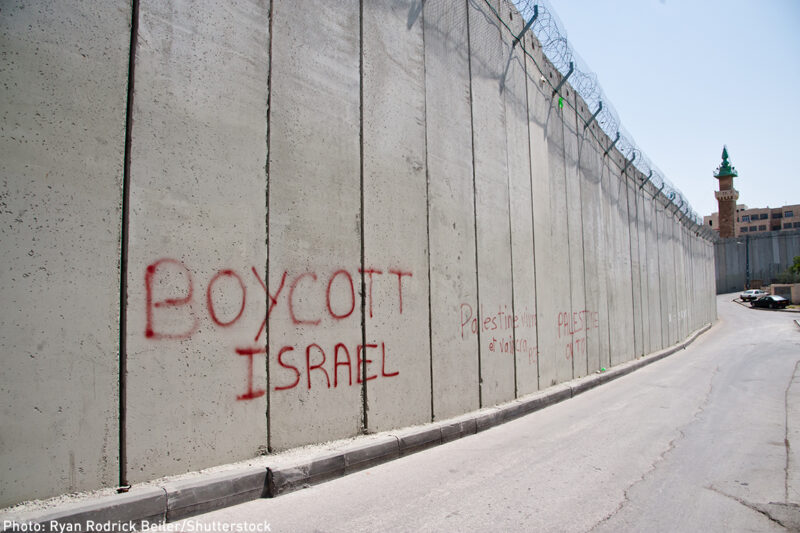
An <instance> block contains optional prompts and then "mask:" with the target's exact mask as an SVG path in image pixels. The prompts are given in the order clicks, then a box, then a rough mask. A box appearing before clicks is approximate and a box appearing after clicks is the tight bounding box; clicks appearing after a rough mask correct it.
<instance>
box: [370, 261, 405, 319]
mask: <svg viewBox="0 0 800 533" xmlns="http://www.w3.org/2000/svg"><path fill="white" fill-rule="evenodd" d="M389 273H390V274H395V275H396V276H397V294H398V296H397V298H398V300H399V301H400V314H401V315H402V314H403V276H408V277H411V276H412V275H413V274H411V272H403V271H402V270H390V271H389ZM370 316H372V315H370Z"/></svg>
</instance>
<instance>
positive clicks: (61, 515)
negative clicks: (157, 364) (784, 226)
mask: <svg viewBox="0 0 800 533" xmlns="http://www.w3.org/2000/svg"><path fill="white" fill-rule="evenodd" d="M798 325H800V324H798ZM710 328H711V324H706V325H705V326H704V327H702V328H700V329H699V330H697V331H695V332H694V333H692V334H691V335H690V336H689V337H688V338H687V339H686V340H684V341H683V342H680V343H678V344H676V345H674V346H671V347H669V348H667V349H664V350H661V351H659V352H654V353H652V354H650V355H647V356H644V357H641V358H639V359H635V360H633V361H629V362H627V363H623V364H621V365H617V366H615V367H614V368H612V369H610V370H609V371H607V372H603V373H598V374H591V375H589V376H585V377H583V378H579V379H575V380H573V381H569V382H567V383H562V384H559V385H555V386H553V387H550V388H548V389H546V390H544V391H541V392H537V393H534V394H531V395H528V396H526V397H524V398H519V399H517V400H514V401H511V402H509V403H506V404H503V405H499V406H495V407H489V408H486V409H481V410H480V411H475V412H473V413H469V414H467V415H463V416H461V417H456V418H453V419H449V420H445V421H442V422H434V423H431V424H426V425H424V426H419V427H413V428H407V429H404V430H400V431H394V432H391V433H390V434H387V435H385V436H382V437H378V438H376V439H373V440H372V441H370V442H369V443H366V444H365V443H359V442H356V443H353V444H349V445H347V446H344V447H343V448H341V449H338V450H335V451H333V452H330V453H327V454H325V455H321V456H319V457H315V458H313V459H311V460H308V459H305V460H303V461H301V462H298V463H296V464H289V465H286V466H276V467H268V468H261V467H249V468H243V469H241V470H236V471H232V472H225V473H221V474H209V475H202V476H199V477H198V478H196V479H190V480H181V481H174V482H168V483H165V484H164V485H162V486H160V487H142V488H134V489H132V490H131V491H130V492H128V493H125V494H117V495H112V496H107V497H103V498H98V499H97V500H94V501H92V502H90V503H80V504H74V505H69V506H65V507H63V508H61V509H58V510H56V511H49V512H46V513H40V514H35V513H30V514H27V515H20V516H9V517H7V518H6V517H3V518H2V520H3V521H2V522H0V524H2V525H3V529H2V531H14V530H15V529H14V527H13V525H12V526H8V525H7V524H6V521H10V522H14V523H16V524H28V525H30V524H41V526H39V527H37V528H36V529H33V530H32V531H37V532H39V531H41V532H49V531H59V527H62V528H63V527H68V526H67V525H68V524H74V525H77V527H80V528H81V529H80V531H88V530H89V529H90V528H88V527H87V524H88V523H89V522H93V523H95V524H98V523H104V524H107V523H111V524H118V525H120V527H118V528H117V529H115V531H126V532H127V531H131V526H133V527H135V528H136V529H141V526H142V525H143V524H154V523H164V522H172V521H176V520H181V519H184V518H188V517H191V516H196V515H199V514H203V513H207V512H210V511H214V510H216V509H221V508H223V507H228V506H231V505H236V504H238V503H243V502H246V501H250V500H255V499H258V498H263V497H267V498H274V497H277V496H280V495H283V494H287V493H289V492H292V491H295V490H298V489H302V488H305V487H309V486H311V485H315V484H318V483H323V482H325V481H329V480H331V479H335V478H338V477H342V476H345V475H347V474H351V473H353V472H357V471H359V470H365V469H367V468H371V467H373V466H376V465H379V464H381V463H385V462H388V461H391V460H394V459H397V458H399V457H403V456H406V455H410V454H413V453H416V452H419V451H422V450H426V449H428V448H432V447H434V446H439V445H441V444H445V443H448V442H452V441H454V440H457V439H460V438H463V437H467V436H469V435H474V434H476V433H479V432H481V431H485V430H487V429H490V428H492V427H494V426H498V425H500V424H504V423H505V422H509V421H511V420H514V419H517V418H520V417H522V416H525V415H527V414H530V413H533V412H535V411H539V410H541V409H544V408H545V407H548V406H550V405H553V404H556V403H559V402H562V401H564V400H568V399H570V398H573V397H575V396H577V395H578V394H582V393H584V392H586V391H589V390H591V389H593V388H595V387H598V386H600V385H603V384H605V383H608V382H610V381H613V380H615V379H617V378H621V377H623V376H625V375H627V374H630V373H631V372H634V371H635V370H638V369H640V368H642V367H644V366H647V365H649V364H651V363H654V362H656V361H659V360H661V359H664V358H665V357H668V356H669V355H672V354H674V353H675V352H677V351H679V350H683V349H685V348H686V347H687V346H689V345H690V344H691V343H692V342H694V341H695V340H696V339H697V338H698V337H699V336H700V335H702V334H703V333H705V332H706V331H708V330H709V329H710ZM126 524H128V527H127V528H125V525H126ZM77 527H76V528H75V529H76V530H77ZM16 530H19V528H17V529H16ZM28 530H31V529H30V528H29V529H28Z"/></svg>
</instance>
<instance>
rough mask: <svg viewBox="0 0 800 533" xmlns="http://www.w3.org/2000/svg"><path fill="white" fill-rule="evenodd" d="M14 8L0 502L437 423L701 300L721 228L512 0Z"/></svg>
mask: <svg viewBox="0 0 800 533" xmlns="http://www.w3.org/2000/svg"><path fill="white" fill-rule="evenodd" d="M22 5H23V2H11V5H9V6H4V8H3V10H2V14H0V39H1V40H0V46H2V48H3V51H4V52H5V51H8V52H10V53H4V54H2V55H0V71H2V72H4V82H5V83H4V84H2V85H0V91H1V92H2V96H3V98H2V99H1V100H0V113H2V118H3V124H4V125H5V126H4V128H3V130H2V131H0V178H2V180H0V199H1V200H2V212H1V213H0V217H2V218H1V219H0V222H2V224H0V228H1V229H0V232H1V233H0V235H2V243H3V250H2V251H3V254H4V256H5V258H6V265H7V268H4V269H3V271H2V273H1V274H0V276H2V277H0V280H1V283H0V296H1V297H2V301H3V302H4V305H5V309H4V311H3V313H2V315H1V316H0V323H1V324H2V334H0V349H2V351H3V354H4V357H5V359H4V361H5V363H6V367H5V369H4V372H3V377H2V381H1V382H0V400H2V401H1V402H0V405H2V407H0V427H2V428H3V438H2V439H0V470H1V471H2V472H3V483H2V484H1V485H0V505H3V506H5V505H11V504H14V503H17V502H19V501H22V500H26V499H31V498H44V497H49V496H54V495H57V494H60V493H66V492H72V491H77V490H87V489H95V488H100V487H109V486H115V485H117V484H122V483H126V482H142V481H146V480H150V479H154V478H157V477H161V476H165V475H171V474H177V473H182V472H187V471H190V470H197V469H201V468H204V467H209V466H213V465H218V464H223V463H227V462H233V461H237V460H242V459H247V458H250V457H253V456H255V455H257V454H260V453H266V452H268V451H277V450H283V449H287V448H292V447H296V446H300V445H304V444H308V443H317V442H323V441H327V440H331V439H338V438H347V437H353V436H356V435H359V434H363V433H366V432H373V431H381V430H386V429H392V428H398V427H403V426H408V425H413V424H420V423H425V422H429V421H431V420H440V419H444V418H448V417H452V416H455V415H459V414H462V413H466V412H469V411H473V410H476V409H479V408H481V407H488V406H492V405H496V404H498V403H501V402H505V401H508V400H512V399H514V398H515V397H519V396H522V395H525V394H528V393H530V392H533V391H537V390H540V389H544V388H547V387H550V386H552V385H555V384H557V383H561V382H564V381H568V380H571V379H573V378H576V377H580V376H584V375H586V374H588V373H592V372H596V371H599V370H600V369H602V368H608V367H609V366H611V365H615V364H619V363H622V362H625V361H628V360H631V359H633V358H635V357H638V356H640V355H642V354H644V353H647V352H652V351H655V350H658V349H661V348H663V347H666V346H668V345H671V344H673V343H675V342H677V341H679V340H681V339H683V338H685V337H686V336H687V335H688V334H689V333H690V332H691V331H694V330H696V329H698V328H699V327H701V326H702V325H704V324H706V323H708V322H711V321H713V320H714V319H715V316H716V310H715V307H714V302H715V300H714V291H715V287H714V275H713V269H714V267H713V264H714V252H713V249H712V247H711V244H710V243H709V242H708V241H706V240H704V239H703V238H702V237H701V236H699V235H698V233H697V230H698V229H699V228H697V227H696V226H695V225H694V224H693V223H690V222H687V221H685V220H680V216H679V215H680V214H678V215H676V214H675V213H674V211H676V209H675V206H674V205H673V204H672V203H670V201H669V199H667V198H665V197H664V196H663V195H662V194H661V193H660V192H659V191H658V190H656V189H655V188H654V187H653V186H652V185H651V184H650V183H646V182H645V179H644V176H642V175H641V174H640V173H638V171H636V170H635V169H634V168H633V167H632V166H630V165H626V160H625V159H624V157H623V156H622V155H621V154H620V153H619V151H617V150H616V149H615V148H610V147H611V146H612V140H611V139H609V138H608V137H607V136H606V135H605V134H603V132H602V131H601V130H600V128H599V127H598V126H597V124H596V123H588V122H589V118H590V117H591V114H592V113H591V110H589V109H588V108H587V106H586V104H585V102H583V101H582V99H581V98H580V97H579V96H577V95H576V94H575V91H574V90H573V89H572V87H570V85H569V84H565V85H564V86H563V87H562V88H561V90H560V91H559V93H558V94H555V93H554V91H553V87H554V86H556V85H557V84H558V83H559V81H560V80H561V75H560V74H559V73H558V72H557V70H556V69H555V68H553V66H552V65H551V64H550V63H549V62H548V61H547V59H546V58H545V57H544V56H543V55H542V52H541V47H540V45H539V43H538V42H536V40H535V38H533V36H532V35H531V34H530V32H529V33H528V34H527V35H525V36H524V38H523V39H522V41H521V43H520V44H519V45H517V46H512V40H513V35H512V33H513V32H518V31H520V30H521V27H522V24H523V21H522V18H521V17H520V16H519V14H518V13H516V11H515V10H514V8H512V7H511V6H510V4H509V3H508V2H507V1H506V0H489V1H486V0H465V1H464V2H455V3H454V2H450V1H447V0H426V1H425V2H424V3H423V2H421V1H419V0H405V1H394V0H393V1H390V0H376V1H373V2H359V1H358V0H342V1H340V2H328V1H324V0H304V1H303V2H300V3H298V2H290V1H288V0H272V1H271V2H269V1H266V2H264V1H252V2H251V1H248V0H240V1H236V2H227V3H223V4H221V5H219V6H216V7H214V8H212V9H206V10H197V9H196V8H195V6H194V4H193V3H192V2H189V1H188V0H176V1H174V2H169V3H166V4H164V3H158V2H151V1H149V0H139V1H136V2H134V8H135V9H133V10H132V9H131V5H130V3H127V2H125V3H122V4H120V5H114V4H113V3H111V2H106V3H103V4H102V5H98V6H94V5H91V6H89V5H86V4H85V3H83V2H78V1H77V0H65V1H64V2H61V3H59V4H58V7H52V6H51V7H49V8H47V9H44V10H43V11H42V12H35V11H34V10H31V9H21V7H22ZM48 10H50V11H48ZM52 10H56V11H52ZM309 14H314V16H313V17H310V16H309ZM64 20H70V21H71V22H72V24H71V25H69V26H67V25H64V24H62V23H61V21H64ZM132 20H133V21H134V22H135V24H131V21H132ZM31 28H32V29H31ZM131 36H132V37H133V38H132V39H131ZM131 43H133V49H131ZM11 52H13V53H11ZM524 52H527V53H524ZM129 61H130V63H129ZM587 123H588V124H587ZM626 167H627V168H626ZM623 169H625V171H623ZM759 246H760V245H759ZM778 248H779V251H780V249H782V248H780V246H778ZM773 250H774V248H773Z"/></svg>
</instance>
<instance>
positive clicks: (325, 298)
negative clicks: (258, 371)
mask: <svg viewBox="0 0 800 533" xmlns="http://www.w3.org/2000/svg"><path fill="white" fill-rule="evenodd" d="M250 271H251V272H252V276H250V275H247V276H242V275H241V274H240V273H238V272H236V271H235V270H232V269H228V268H226V269H222V270H219V271H217V272H216V273H215V274H214V275H213V276H212V277H211V279H210V280H209V282H208V284H207V285H206V292H205V295H206V298H205V307H206V310H207V311H208V315H209V317H210V319H211V322H212V323H213V324H215V325H216V326H218V327H222V328H229V327H231V326H233V325H234V324H236V323H238V322H239V321H240V320H241V319H242V318H243V316H244V315H245V314H246V309H247V304H248V302H256V303H257V301H258V298H248V294H247V293H248V284H247V283H246V282H245V280H246V279H248V280H250V284H251V286H252V284H253V283H254V282H255V283H257V286H260V287H261V290H263V291H264V295H263V296H265V297H266V298H267V299H268V302H267V309H266V316H264V315H261V316H260V317H258V319H257V320H259V321H260V325H259V327H258V329H257V330H256V334H255V336H254V337H253V340H254V341H258V339H259V338H260V337H261V334H262V333H263V332H264V329H265V328H266V326H267V320H269V319H270V318H271V317H272V315H273V313H274V312H276V310H280V309H281V308H283V309H285V312H286V314H287V315H288V319H289V320H290V321H291V322H292V323H293V324H295V325H303V326H319V325H321V324H322V323H323V321H326V320H330V321H333V322H336V321H340V320H345V319H347V318H349V317H350V316H351V315H352V314H353V312H354V311H355V308H356V290H355V287H356V283H355V282H354V281H353V278H354V277H356V279H359V280H360V279H361V277H360V276H361V275H362V274H363V275H364V276H365V281H366V284H367V291H366V305H367V309H368V312H369V316H370V317H371V318H372V317H374V316H375V313H376V308H377V307H378V304H379V303H380V302H376V301H374V298H373V294H374V291H373V286H374V284H375V283H378V282H379V281H380V282H382V283H391V282H392V280H393V278H396V282H395V283H396V287H397V292H396V294H397V301H396V302H393V304H396V308H397V310H398V312H399V313H400V314H403V293H404V290H405V289H406V285H407V283H406V284H404V283H403V282H404V278H411V277H413V273H411V272H408V271H405V270H402V269H398V268H391V269H387V273H386V274H384V272H383V271H382V270H378V269H376V268H366V269H363V270H362V269H355V274H351V273H350V272H349V271H348V270H346V269H335V270H333V271H332V273H330V274H329V275H322V276H321V275H320V274H318V273H317V272H310V271H309V272H301V273H298V274H290V273H289V272H288V271H283V273H282V274H281V277H280V281H279V283H278V284H277V287H276V288H275V289H274V291H273V289H271V288H268V287H267V283H265V281H264V279H263V278H262V277H261V275H260V274H259V272H258V270H256V268H255V267H252V268H251V269H250ZM384 279H385V281H381V280H384ZM144 286H145V331H144V335H145V337H147V338H148V339H152V340H175V339H179V340H183V339H188V338H189V337H191V336H192V335H193V334H194V333H195V332H196V331H197V329H198V325H199V318H198V317H197V316H196V314H195V313H194V309H195V305H196V303H197V302H195V299H194V293H195V291H194V288H195V281H194V276H193V274H192V271H191V269H189V268H188V267H187V266H186V265H184V264H183V263H182V262H180V261H178V260H177V259H172V258H163V259H159V260H158V261H155V262H154V263H151V264H150V265H148V266H147V268H146V269H145V276H144ZM251 290H252V287H251ZM256 290H258V289H256ZM232 291H235V292H232ZM162 293H163V294H162ZM384 293H385V292H382V294H384ZM231 299H233V301H234V302H235V303H234V304H230V303H229V306H228V307H226V306H224V305H221V303H220V302H229V301H230V300H231ZM301 302H303V306H302V309H301V306H300V305H299V304H300V303H301ZM231 305H232V309H233V311H230V310H228V311H227V315H225V311H224V309H229V308H231ZM262 309H263V308H262ZM262 312H263V310H262Z"/></svg>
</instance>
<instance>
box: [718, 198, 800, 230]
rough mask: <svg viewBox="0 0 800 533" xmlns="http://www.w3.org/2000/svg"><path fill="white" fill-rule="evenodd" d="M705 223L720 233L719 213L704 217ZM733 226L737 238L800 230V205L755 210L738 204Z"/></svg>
mask: <svg viewBox="0 0 800 533" xmlns="http://www.w3.org/2000/svg"><path fill="white" fill-rule="evenodd" d="M703 223H704V224H705V225H706V226H708V227H709V228H711V229H713V230H714V231H716V232H719V212H716V213H712V214H711V215H710V216H705V217H703ZM733 225H734V236H736V237H738V236H740V235H750V234H753V233H764V232H767V231H783V230H790V229H800V204H793V205H784V206H783V207H775V208H770V207H761V208H753V209H750V208H748V207H747V206H746V205H744V204H737V206H736V212H735V214H734V221H733Z"/></svg>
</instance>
